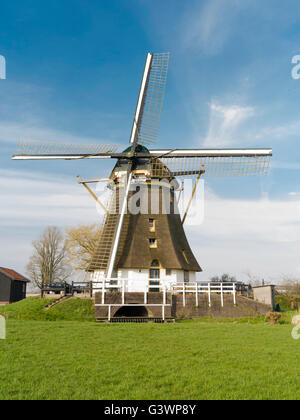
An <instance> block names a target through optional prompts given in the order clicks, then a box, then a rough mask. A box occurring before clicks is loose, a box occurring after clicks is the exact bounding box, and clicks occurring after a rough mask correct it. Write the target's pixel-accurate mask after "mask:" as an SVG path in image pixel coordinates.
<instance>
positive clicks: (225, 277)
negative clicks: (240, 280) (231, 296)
mask: <svg viewBox="0 0 300 420" xmlns="http://www.w3.org/2000/svg"><path fill="white" fill-rule="evenodd" d="M210 281H212V282H213V283H236V278H235V277H233V276H230V275H229V274H222V275H221V276H214V277H212V278H211V279H210Z"/></svg>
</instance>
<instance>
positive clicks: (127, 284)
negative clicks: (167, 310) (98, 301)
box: [92, 278, 237, 307]
mask: <svg viewBox="0 0 300 420" xmlns="http://www.w3.org/2000/svg"><path fill="white" fill-rule="evenodd" d="M151 281H156V279H148V280H147V281H144V282H142V281H139V280H137V279H128V278H111V279H107V278H102V279H101V278H100V279H99V280H97V281H94V282H92V286H93V292H94V291H102V305H104V304H105V294H106V293H107V292H108V291H118V292H120V293H121V294H122V305H125V293H127V292H128V291H130V289H131V287H132V285H133V284H136V283H140V286H139V288H138V290H134V291H133V292H141V293H144V304H145V305H147V299H148V293H149V292H153V291H157V292H162V293H163V305H166V302H167V293H168V292H169V293H171V294H173V295H180V294H182V299H183V306H186V296H187V295H191V294H192V295H195V301H196V306H199V295H200V294H207V295H208V304H209V306H210V307H211V302H212V295H213V294H218V295H220V298H221V306H222V307H223V306H224V295H226V294H231V295H233V303H234V305H236V293H237V292H236V284H235V283H218V284H216V283H205V284H203V283H198V282H193V283H190V282H188V283H184V282H181V283H172V284H169V283H167V282H164V281H163V280H159V279H157V281H160V282H161V284H159V285H152V284H150V282H151ZM130 306H133V305H130Z"/></svg>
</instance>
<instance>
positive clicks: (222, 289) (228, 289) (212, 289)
mask: <svg viewBox="0 0 300 420" xmlns="http://www.w3.org/2000/svg"><path fill="white" fill-rule="evenodd" d="M172 292H173V293H174V294H182V296H183V306H186V295H187V294H191V293H192V294H194V295H195V298H196V306H199V294H207V295H208V304H209V306H211V296H212V294H219V295H220V297H221V306H222V307H223V306H224V295H225V294H231V295H233V303H234V305H236V284H235V283H219V284H216V283H207V284H203V283H197V282H195V283H174V284H173V285H172Z"/></svg>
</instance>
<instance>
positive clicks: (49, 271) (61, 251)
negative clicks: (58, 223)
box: [26, 226, 70, 288]
mask: <svg viewBox="0 0 300 420" xmlns="http://www.w3.org/2000/svg"><path fill="white" fill-rule="evenodd" d="M32 245H33V248H34V252H33V254H32V256H31V257H30V260H29V263H28V265H27V267H26V272H27V274H28V276H29V277H30V278H31V280H32V281H33V283H34V284H35V285H36V286H37V287H39V288H41V287H42V283H44V284H49V283H54V282H62V281H66V279H67V278H68V276H69V275H70V270H69V269H68V266H67V264H66V248H65V244H64V238H63V235H62V233H61V232H60V230H59V229H58V228H57V227H52V226H49V227H47V228H46V229H45V230H44V232H43V233H42V235H41V236H40V238H39V239H38V240H36V241H33V243H32Z"/></svg>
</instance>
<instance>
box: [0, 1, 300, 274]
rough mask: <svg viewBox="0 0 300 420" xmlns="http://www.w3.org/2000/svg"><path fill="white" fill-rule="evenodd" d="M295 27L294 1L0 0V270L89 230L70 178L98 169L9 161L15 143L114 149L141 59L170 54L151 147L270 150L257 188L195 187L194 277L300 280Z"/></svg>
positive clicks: (127, 124) (237, 182)
mask: <svg viewBox="0 0 300 420" xmlns="http://www.w3.org/2000/svg"><path fill="white" fill-rule="evenodd" d="M299 22H300V3H299V2H298V1H295V0H287V1H286V2H285V3H282V2H280V1H277V0H265V1H264V2H259V1H256V0H240V1H239V0H210V1H200V0H198V1H193V0H189V1H182V0H180V1H179V0H178V1H177V0H164V1H163V2H161V1H158V0H151V1H150V0H126V1H124V0H109V1H108V0H107V1H102V0H101V1H99V0H93V1H91V0H63V1H58V0H51V1H49V2H43V3H42V2H40V1H38V0H13V1H11V2H5V3H4V2H2V4H1V9H0V28H1V32H0V55H3V56H5V58H6V61H7V79H6V80H0V98H1V101H0V151H1V153H0V185H1V189H0V200H1V207H0V248H1V259H0V265H2V266H10V267H12V268H16V269H18V270H20V271H24V266H25V265H26V262H27V259H28V256H29V255H30V252H31V241H32V240H33V239H35V237H36V236H37V235H38V234H39V232H40V231H41V230H42V229H43V228H44V227H45V226H47V225H49V224H50V225H58V226H60V227H61V228H64V227H65V226H66V225H74V224H75V225H76V224H78V223H80V222H81V221H82V219H84V221H86V220H91V221H92V222H93V221H95V220H97V217H98V215H97V213H96V211H95V206H94V203H93V202H92V201H91V200H90V198H89V197H88V196H86V194H85V192H84V191H82V190H81V188H80V186H77V184H76V179H75V176H76V175H77V174H80V175H82V176H88V177H93V176H104V175H107V172H108V170H109V169H110V168H111V164H109V163H108V162H101V161H91V162H88V163H87V162H80V163H78V162H42V163H41V162H12V161H11V160H10V156H11V154H12V153H13V150H14V146H15V144H16V142H17V141H18V139H19V138H25V139H34V140H42V141H54V142H71V143H72V142H76V143H98V142H99V143H120V144H122V145H123V146H124V147H125V146H126V145H127V143H128V140H129V135H130V130H131V125H132V119H133V113H134V109H135V105H136V99H137V94H138V88H139V83H140V79H141V73H142V70H143V65H144V60H145V55H146V53H147V52H148V51H151V52H167V51H169V52H170V53H171V61H170V71H169V78H168V85H167V92H166V100H165V106H164V111H163V115H162V122H161V130H160V136H159V141H158V143H157V146H158V147H162V148H165V147H172V148H175V147H178V148H180V147H185V148H186V147H272V148H273V150H274V158H273V169H272V171H271V173H270V175H269V176H268V177H265V178H258V177H254V178H251V179H250V178H249V179H246V178H244V179H220V180H211V179H210V180H209V179H208V180H207V181H206V189H205V191H206V200H205V203H206V215H205V221H204V223H203V225H201V226H199V227H198V228H197V229H194V228H193V229H192V228H189V227H188V228H187V232H188V235H189V237H190V239H191V245H192V247H193V249H194V250H195V254H196V256H197V257H198V259H199V262H200V264H201V265H202V266H203V268H204V270H205V271H204V273H203V274H202V278H203V279H204V278H205V276H209V275H211V274H215V273H220V272H223V271H230V272H231V273H232V274H235V275H237V276H241V277H243V278H244V277H245V276H246V277H247V275H248V274H249V273H250V272H251V273H252V274H251V275H252V276H258V277H262V276H263V277H265V278H267V279H269V280H270V281H278V280H279V279H280V278H281V277H282V276H283V275H290V276H293V277H297V276H300V263H299V256H298V255H299V251H300V249H299V246H300V239H299V238H300V188H299V181H300V177H299V169H300V164H299V158H300V146H299V132H300V118H299V108H300V106H299V105H300V80H293V78H292V77H291V70H292V67H293V65H292V64H291V60H292V57H293V56H294V55H297V54H300V23H299ZM16 256H17V257H16ZM245 273H246V274H245Z"/></svg>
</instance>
